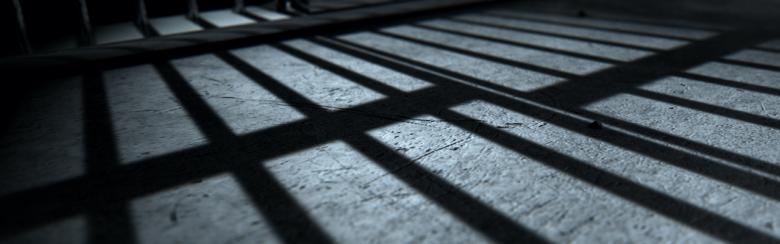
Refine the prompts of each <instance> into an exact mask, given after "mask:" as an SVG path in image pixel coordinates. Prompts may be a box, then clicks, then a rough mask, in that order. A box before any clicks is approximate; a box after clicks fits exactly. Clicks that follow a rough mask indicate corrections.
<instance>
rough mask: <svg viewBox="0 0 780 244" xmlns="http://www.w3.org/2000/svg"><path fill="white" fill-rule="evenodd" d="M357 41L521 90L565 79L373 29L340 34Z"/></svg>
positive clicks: (349, 39) (345, 38)
mask: <svg viewBox="0 0 780 244" xmlns="http://www.w3.org/2000/svg"><path fill="white" fill-rule="evenodd" d="M340 38H341V39H344V40H347V41H351V42H354V43H357V44H361V45H365V46H368V47H373V48H377V49H380V50H382V51H384V52H389V53H392V54H394V55H399V56H402V57H404V58H408V59H411V60H414V61H417V62H421V63H425V64H429V65H432V66H436V67H440V68H442V69H445V70H448V71H451V72H455V73H459V74H463V75H467V76H471V77H477V78H478V79H482V80H485V81H488V82H494V83H497V84H499V85H503V86H506V87H510V88H512V89H516V90H519V91H529V90H534V89H538V88H540V87H545V86H549V85H552V84H556V83H558V82H561V81H563V80H564V79H563V78H559V77H555V76H551V75H546V74H541V73H537V72H532V71H529V70H525V69H521V68H517V67H513V66H509V65H505V64H499V63H495V62H490V61H486V60H483V59H478V58H474V57H470V56H467V55H462V54H458V53H454V52H449V51H445V50H441V49H435V48H432V47H425V46H422V45H418V44H414V43H411V42H408V41H404V40H400V39H395V38H391V37H385V36H380V35H378V34H373V33H357V34H349V35H344V36H341V37H340Z"/></svg>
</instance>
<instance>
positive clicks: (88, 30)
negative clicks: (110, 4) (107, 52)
mask: <svg viewBox="0 0 780 244" xmlns="http://www.w3.org/2000/svg"><path fill="white" fill-rule="evenodd" d="M76 3H78V5H79V13H80V14H81V41H82V44H85V45H93V44H95V36H94V35H93V33H92V24H91V23H90V22H89V10H88V9H87V2H86V1H85V0H78V1H76Z"/></svg>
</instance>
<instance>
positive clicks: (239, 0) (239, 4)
mask: <svg viewBox="0 0 780 244" xmlns="http://www.w3.org/2000/svg"><path fill="white" fill-rule="evenodd" d="M235 1H236V6H235V8H234V9H233V11H235V12H236V13H241V11H244V0H235Z"/></svg>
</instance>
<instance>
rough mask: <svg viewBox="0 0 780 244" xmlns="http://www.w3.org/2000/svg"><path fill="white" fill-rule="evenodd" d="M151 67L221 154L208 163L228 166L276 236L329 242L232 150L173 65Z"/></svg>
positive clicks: (222, 126) (260, 170)
mask: <svg viewBox="0 0 780 244" xmlns="http://www.w3.org/2000/svg"><path fill="white" fill-rule="evenodd" d="M154 66H155V69H156V70H157V71H158V72H159V73H160V75H161V76H162V77H163V80H164V81H165V83H166V84H167V85H168V87H169V88H170V90H171V91H172V92H173V94H174V96H175V97H176V98H177V99H178V100H179V102H181V104H182V106H183V107H184V109H185V110H186V111H187V114H189V115H190V116H191V117H192V120H193V121H194V122H195V124H196V126H197V127H198V129H199V130H200V131H201V132H202V133H204V134H205V135H206V137H207V138H208V139H209V141H210V143H211V147H215V148H218V150H219V151H220V153H221V154H224V155H225V156H224V157H221V159H223V160H224V161H213V162H212V163H215V164H216V163H224V164H227V165H230V167H231V168H232V170H231V173H232V174H233V175H234V176H235V177H236V180H237V181H238V183H239V184H240V185H241V187H242V189H243V190H244V193H246V194H247V195H248V196H250V199H252V202H253V203H254V205H255V207H256V209H257V210H258V212H260V213H262V216H264V217H265V219H266V220H268V221H269V222H270V223H271V228H272V229H273V230H274V232H275V233H277V234H278V236H279V237H281V238H282V239H283V240H285V242H288V243H300V242H306V243H333V241H332V239H331V238H330V237H329V236H328V235H327V234H326V233H325V231H324V230H323V229H322V228H321V227H320V226H319V225H318V224H317V223H316V222H315V221H314V220H313V219H312V218H311V217H310V216H308V214H307V213H306V210H304V208H303V207H302V206H301V205H300V204H299V203H298V202H297V201H296V200H295V199H294V198H293V197H292V196H291V195H290V194H289V193H288V192H287V191H286V190H285V189H284V186H282V185H281V184H280V183H279V182H277V181H276V180H275V179H274V178H273V176H272V175H271V173H269V172H268V171H267V170H266V169H265V168H264V167H263V166H261V165H258V164H260V162H257V161H255V160H254V159H253V158H245V157H243V155H242V153H241V151H240V150H235V149H236V147H237V146H238V145H236V144H237V142H238V137H237V136H235V135H234V134H233V133H232V132H231V130H230V128H229V126H228V125H227V124H226V123H225V122H224V121H223V120H222V118H220V117H219V115H217V113H216V111H214V110H213V109H211V107H209V105H208V104H207V103H206V102H205V101H204V100H203V99H202V98H201V97H200V95H199V94H198V92H197V91H196V90H195V89H194V88H193V87H192V86H190V85H189V84H188V83H187V81H186V80H185V79H184V77H182V75H181V74H180V73H179V72H178V71H177V70H176V68H175V67H173V65H171V64H170V63H167V62H165V63H156V64H155V65H154ZM269 202H275V203H274V204H271V203H269Z"/></svg>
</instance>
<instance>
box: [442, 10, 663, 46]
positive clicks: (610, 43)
mask: <svg viewBox="0 0 780 244" xmlns="http://www.w3.org/2000/svg"><path fill="white" fill-rule="evenodd" d="M447 20H449V21H453V22H459V23H464V24H470V25H476V26H485V27H491V28H497V29H502V30H508V31H515V32H525V33H531V34H537V35H544V36H550V37H556V38H563V39H569V40H575V41H581V42H588V43H597V44H602V45H607V46H615V47H622V48H628V49H635V50H642V51H647V52H658V51H663V50H662V49H659V48H652V47H644V46H638V45H632V44H627V43H621V42H615V41H607V40H600V39H595V38H588V37H582V36H575V35H570V34H561V33H555V32H552V31H540V30H534V29H530V28H523V27H518V26H510V25H500V24H493V23H486V22H480V21H473V20H468V19H463V18H448V19H447Z"/></svg>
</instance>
